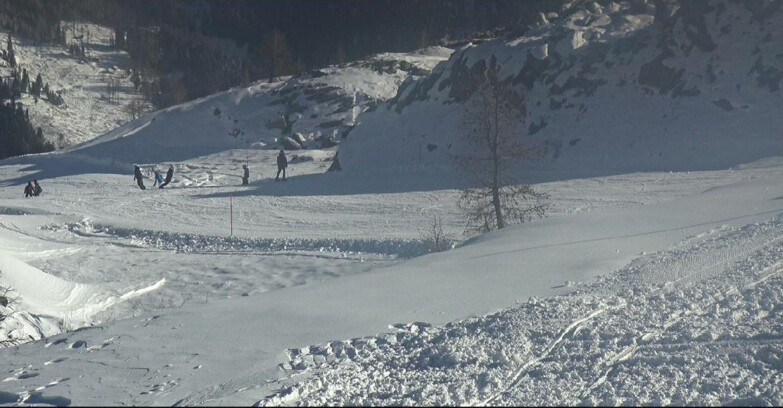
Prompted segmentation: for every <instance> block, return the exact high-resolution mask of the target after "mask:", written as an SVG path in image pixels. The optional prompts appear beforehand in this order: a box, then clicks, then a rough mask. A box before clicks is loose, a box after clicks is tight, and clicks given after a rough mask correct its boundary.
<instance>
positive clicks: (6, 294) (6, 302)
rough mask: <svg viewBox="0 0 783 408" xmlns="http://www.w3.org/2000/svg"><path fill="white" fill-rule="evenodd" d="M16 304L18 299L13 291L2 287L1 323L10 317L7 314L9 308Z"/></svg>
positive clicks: (0, 294)
mask: <svg viewBox="0 0 783 408" xmlns="http://www.w3.org/2000/svg"><path fill="white" fill-rule="evenodd" d="M2 274H3V271H0V275H2ZM14 303H16V297H15V296H14V295H13V290H11V288H8V287H5V286H2V285H0V322H2V321H3V320H5V318H6V317H8V316H7V315H6V313H7V311H8V310H9V307H10V306H11V305H13V304H14Z"/></svg>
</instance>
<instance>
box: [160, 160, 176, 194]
mask: <svg viewBox="0 0 783 408" xmlns="http://www.w3.org/2000/svg"><path fill="white" fill-rule="evenodd" d="M173 177H174V165H173V164H169V169H168V171H166V181H165V182H163V184H161V185H160V187H159V188H163V187H165V186H167V185H169V183H171V179H172V178H173Z"/></svg>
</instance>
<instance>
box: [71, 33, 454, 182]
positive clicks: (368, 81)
mask: <svg viewBox="0 0 783 408" xmlns="http://www.w3.org/2000/svg"><path fill="white" fill-rule="evenodd" d="M451 52H452V50H450V49H448V48H444V47H431V48H428V49H425V50H420V51H418V52H415V53H410V54H380V55H378V56H375V57H373V58H371V59H369V60H367V61H359V62H355V63H351V64H347V65H343V66H332V67H327V68H323V69H317V70H311V71H309V72H307V73H304V74H302V75H298V76H295V77H291V78H286V79H284V80H282V81H279V82H272V83H267V82H258V83H255V84H253V85H251V86H249V87H245V88H237V89H232V90H229V91H226V92H223V93H219V94H215V95H211V96H208V97H205V98H201V99H197V100H194V101H191V102H188V103H185V104H182V105H178V106H174V107H171V108H167V109H164V110H161V111H158V112H153V113H150V114H147V115H146V116H144V117H142V118H140V119H138V120H135V121H133V122H129V123H128V124H126V125H123V126H121V127H119V128H117V129H114V130H112V131H111V132H108V133H107V134H105V135H103V136H101V137H98V138H96V139H95V140H93V141H90V142H87V143H84V144H82V145H79V146H75V147H74V148H73V149H70V150H69V152H72V153H74V154H78V155H83V156H85V155H86V156H89V157H92V158H101V159H105V160H109V161H111V162H113V163H116V164H117V165H121V166H125V165H126V164H127V163H158V162H171V161H175V162H176V161H182V160H186V159H191V158H194V157H202V156H206V155H210V154H215V153H220V152H224V151H226V150H228V149H238V148H244V149H246V148H250V149H263V148H272V149H276V148H280V147H284V148H286V149H288V150H297V149H301V148H313V147H315V148H329V147H333V146H335V145H336V144H338V143H340V142H341V141H342V140H343V139H345V138H347V136H348V134H349V133H350V132H351V130H352V129H353V127H354V126H355V124H356V123H357V118H358V116H359V115H360V114H361V113H362V112H365V111H367V110H372V109H375V108H376V107H377V105H378V103H380V102H383V101H386V100H388V99H390V98H392V97H393V96H394V95H395V94H396V92H397V88H398V86H399V85H400V84H401V83H403V82H404V81H405V80H406V79H407V78H409V77H420V76H422V75H423V74H426V73H428V72H429V71H430V70H431V69H432V67H434V66H435V64H437V63H438V62H440V61H443V60H445V59H446V58H448V56H449V55H450V53H451ZM123 169H124V167H123Z"/></svg>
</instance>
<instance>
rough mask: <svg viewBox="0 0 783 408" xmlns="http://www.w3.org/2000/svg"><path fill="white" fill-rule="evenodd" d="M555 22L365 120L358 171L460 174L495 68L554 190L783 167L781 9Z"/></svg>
mask: <svg viewBox="0 0 783 408" xmlns="http://www.w3.org/2000/svg"><path fill="white" fill-rule="evenodd" d="M656 4H661V5H665V7H663V8H661V7H658V8H656ZM550 17H551V18H550V20H548V21H547V20H546V19H545V18H544V21H546V23H545V24H543V25H541V26H539V27H538V28H536V29H534V30H532V31H530V32H528V33H526V34H525V35H524V36H522V37H519V38H507V39H498V40H495V41H492V42H487V43H482V44H479V45H467V46H465V47H463V48H461V49H459V50H457V51H456V52H455V53H454V54H453V55H452V56H451V58H450V59H449V60H448V62H444V63H442V64H440V65H439V66H437V67H436V68H435V69H434V70H433V72H432V74H430V75H429V76H428V77H426V78H423V79H421V80H418V81H416V82H412V83H409V84H407V85H406V86H404V87H402V88H401V90H400V92H399V94H398V95H397V96H396V97H395V99H394V100H392V101H391V102H390V103H389V104H387V105H385V106H383V107H381V108H379V109H378V110H377V111H376V112H373V113H370V114H367V115H364V116H363V117H362V124H361V126H357V128H356V129H355V130H354V132H353V134H352V136H353V141H352V143H348V144H345V145H344V146H342V148H341V152H340V158H341V163H342V164H343V167H344V168H345V170H346V171H355V172H356V173H357V174H366V173H367V172H368V171H391V172H395V171H399V170H400V169H404V170H407V171H412V170H413V169H416V168H421V167H424V168H425V169H426V171H433V170H437V169H443V168H445V169H450V168H451V167H453V166H452V157H453V156H454V155H456V154H460V153H462V152H464V149H466V146H465V143H464V142H463V141H462V135H463V131H464V129H465V126H463V124H462V119H461V118H462V106H463V104H464V102H465V101H466V100H467V99H468V98H470V96H471V95H472V93H473V91H474V90H475V85H474V83H473V82H471V81H470V80H469V77H470V72H483V70H485V69H486V68H487V67H488V66H491V64H492V61H493V59H494V60H495V61H496V62H497V64H498V65H500V67H501V76H502V77H504V78H505V79H506V80H507V81H508V82H509V83H510V85H511V86H512V87H514V89H516V90H518V91H519V92H520V93H521V94H523V95H524V97H525V100H526V108H527V118H526V128H525V129H523V130H522V131H521V132H520V133H521V136H520V137H521V138H522V139H523V140H525V141H526V142H527V143H530V144H533V145H538V146H540V147H542V148H543V149H544V154H543V156H542V157H541V158H540V160H539V161H538V162H536V163H534V164H532V165H531V166H532V167H533V168H535V170H536V172H537V173H538V175H539V176H540V177H545V179H553V178H562V177H570V176H573V175H587V174H590V175H605V174H617V173H624V172H633V171H672V170H674V171H685V170H708V169H720V168H727V167H730V166H734V165H737V164H740V163H745V162H748V161H752V160H756V159H759V158H762V157H766V156H767V155H769V154H772V153H775V154H781V153H783V144H781V140H780V138H779V137H778V134H779V129H780V128H781V127H783V122H781V120H783V119H781V115H780V114H779V109H778V106H780V103H781V101H783V99H782V98H781V91H780V89H779V88H780V83H781V80H783V60H781V58H780V49H779V46H778V44H777V42H776V41H774V39H775V38H780V37H781V36H782V35H783V32H782V31H781V30H783V12H782V11H781V10H780V3H779V2H775V1H773V2H734V1H723V0H713V1H703V2H588V1H576V2H571V4H570V5H569V6H568V7H566V8H565V9H564V10H563V11H562V12H561V13H560V15H559V16H558V17H557V18H554V16H550ZM577 129H578V132H577V131H576V130H577ZM543 172H547V173H546V174H548V176H543V175H542V174H544V173H543ZM586 172H587V173H586Z"/></svg>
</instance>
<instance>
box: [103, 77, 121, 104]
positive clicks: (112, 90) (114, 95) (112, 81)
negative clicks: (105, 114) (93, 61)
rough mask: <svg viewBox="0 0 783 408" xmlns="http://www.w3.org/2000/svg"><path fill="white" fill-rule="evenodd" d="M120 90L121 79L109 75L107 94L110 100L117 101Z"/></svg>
mask: <svg viewBox="0 0 783 408" xmlns="http://www.w3.org/2000/svg"><path fill="white" fill-rule="evenodd" d="M119 90H120V80H119V79H118V78H115V77H109V79H108V80H107V81H106V94H107V95H106V96H107V97H108V98H109V102H112V103H116V102H117V101H118V99H119V98H118V92H119Z"/></svg>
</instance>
